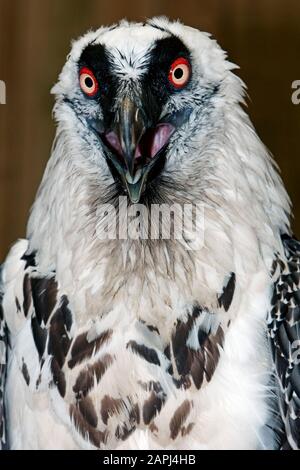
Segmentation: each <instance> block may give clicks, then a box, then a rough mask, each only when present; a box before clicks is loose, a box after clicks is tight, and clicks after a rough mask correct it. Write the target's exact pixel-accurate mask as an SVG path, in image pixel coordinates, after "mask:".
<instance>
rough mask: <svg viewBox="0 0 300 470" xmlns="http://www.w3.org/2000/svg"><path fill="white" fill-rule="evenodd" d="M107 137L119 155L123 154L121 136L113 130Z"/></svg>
mask: <svg viewBox="0 0 300 470" xmlns="http://www.w3.org/2000/svg"><path fill="white" fill-rule="evenodd" d="M105 139H106V140H107V142H108V143H109V145H110V146H111V148H113V149H114V150H115V151H116V152H117V154H118V155H120V156H122V155H123V152H122V147H121V144H120V140H119V137H118V136H117V134H116V133H115V132H113V131H111V132H108V133H107V134H105Z"/></svg>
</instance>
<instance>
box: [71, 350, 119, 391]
mask: <svg viewBox="0 0 300 470" xmlns="http://www.w3.org/2000/svg"><path fill="white" fill-rule="evenodd" d="M112 363H113V357H112V356H111V355H110V354H106V355H105V356H103V357H102V358H101V360H98V361H96V362H95V363H94V364H92V365H88V366H86V367H84V368H83V369H82V370H81V372H80V373H79V375H78V377H77V379H76V382H75V385H74V387H73V391H74V393H75V395H76V398H77V399H81V398H83V397H85V396H86V395H87V394H88V393H89V391H90V390H91V389H92V388H93V387H94V385H95V383H98V382H100V380H101V377H102V376H103V375H104V373H105V372H106V370H107V369H108V368H109V367H110V366H111V365H112Z"/></svg>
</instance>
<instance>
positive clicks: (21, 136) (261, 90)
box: [0, 0, 300, 260]
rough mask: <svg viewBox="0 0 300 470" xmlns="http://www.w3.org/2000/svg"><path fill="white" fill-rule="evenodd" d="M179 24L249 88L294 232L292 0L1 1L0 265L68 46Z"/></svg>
mask: <svg viewBox="0 0 300 470" xmlns="http://www.w3.org/2000/svg"><path fill="white" fill-rule="evenodd" d="M153 15H167V16H169V17H171V18H173V19H177V18H180V19H181V20H182V21H183V22H184V23H187V24H189V25H191V26H195V27H197V28H200V29H202V30H207V31H210V32H211V33H213V35H214V36H215V38H216V39H217V40H218V42H219V43H220V44H221V45H222V47H223V48H224V49H225V50H227V51H228V52H229V56H230V59H231V60H232V61H233V62H236V63H238V64H239V65H240V67H241V69H240V71H239V72H238V73H239V74H240V76H241V77H242V78H243V79H244V80H245V81H246V83H247V85H248V91H249V95H250V97H251V101H249V112H250V115H251V117H252V120H253V121H254V124H255V126H256V129H257V130H258V133H259V135H260V136H261V137H262V139H263V141H264V142H265V143H266V145H267V146H268V147H269V148H270V150H271V151H272V153H273V154H274V155H275V158H276V160H277V162H278V163H279V165H280V167H281V170H282V176H283V179H284V182H285V184H286V186H287V188H288V191H289V193H290V196H291V198H292V201H293V204H294V213H295V222H294V230H295V233H296V234H297V233H298V234H300V185H299V175H300V160H299V150H298V148H299V144H300V137H299V130H300V105H299V106H295V105H293V104H292V102H291V94H292V90H291V84H292V82H293V81H294V80H297V79H298V80H300V60H299V54H300V1H299V0H127V1H122V0H109V1H103V0H88V1H82V0H0V79H1V80H4V81H5V82H6V86H7V104H6V105H0V260H1V259H3V257H4V256H5V254H6V253H7V250H8V248H9V246H10V245H11V243H12V242H13V241H14V240H15V239H16V238H18V237H22V236H24V234H25V227H26V220H27V217H28V212H29V209H30V206H31V204H32V202H33V199H34V195H35V193H36V190H37V187H38V184H39V181H40V179H41V176H42V173H43V170H44V167H45V164H46V161H47V159H48V157H49V152H50V147H51V142H52V139H53V136H54V124H53V122H52V119H51V109H52V106H53V98H52V97H51V96H50V94H49V90H50V88H51V86H52V85H53V84H54V83H55V81H56V78H57V75H58V73H59V71H60V69H61V67H62V65H63V64H64V62H65V58H66V55H67V53H68V51H69V48H70V41H71V39H72V38H76V37H78V36H79V35H81V34H82V33H84V32H85V31H86V30H87V29H89V28H96V27H98V26H100V25H102V24H110V23H112V22H115V21H118V20H119V19H121V18H123V17H126V18H127V19H129V20H143V19H144V18H146V17H150V16H153Z"/></svg>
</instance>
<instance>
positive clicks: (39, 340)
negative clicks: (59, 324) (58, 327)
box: [31, 316, 47, 359]
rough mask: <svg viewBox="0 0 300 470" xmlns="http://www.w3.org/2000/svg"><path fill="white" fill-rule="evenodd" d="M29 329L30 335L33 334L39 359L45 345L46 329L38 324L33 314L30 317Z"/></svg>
mask: <svg viewBox="0 0 300 470" xmlns="http://www.w3.org/2000/svg"><path fill="white" fill-rule="evenodd" d="M31 330H32V335H33V339H34V343H35V346H36V349H37V351H38V353H39V356H40V359H41V358H42V357H43V354H44V351H45V347H46V341H47V330H46V329H45V328H42V327H41V326H40V324H39V322H38V321H37V318H36V317H35V316H34V317H32V318H31Z"/></svg>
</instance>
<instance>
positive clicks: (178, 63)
mask: <svg viewBox="0 0 300 470" xmlns="http://www.w3.org/2000/svg"><path fill="white" fill-rule="evenodd" d="M190 76H191V65H190V63H189V61H188V60H187V59H185V58H184V57H179V58H178V59H176V60H175V61H174V62H173V64H172V65H171V68H170V71H169V81H170V83H171V84H172V85H173V86H174V87H175V88H183V87H184V86H185V85H186V84H187V82H188V81H189V78H190Z"/></svg>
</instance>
